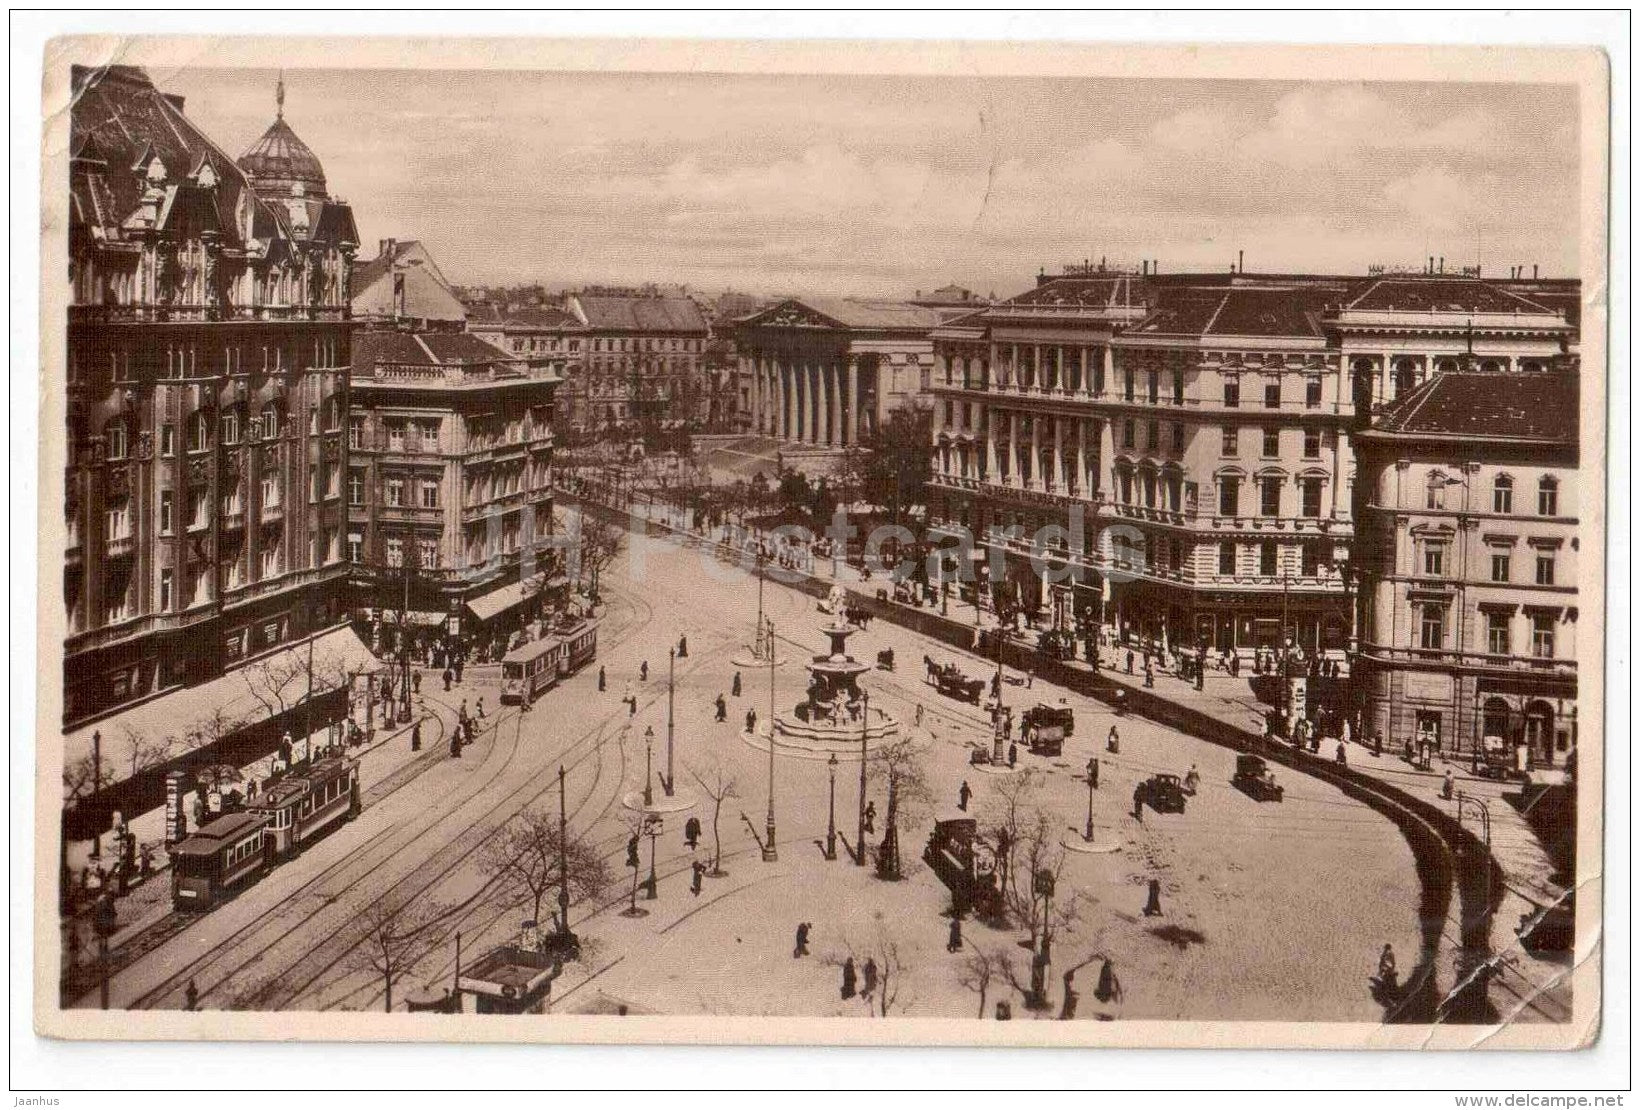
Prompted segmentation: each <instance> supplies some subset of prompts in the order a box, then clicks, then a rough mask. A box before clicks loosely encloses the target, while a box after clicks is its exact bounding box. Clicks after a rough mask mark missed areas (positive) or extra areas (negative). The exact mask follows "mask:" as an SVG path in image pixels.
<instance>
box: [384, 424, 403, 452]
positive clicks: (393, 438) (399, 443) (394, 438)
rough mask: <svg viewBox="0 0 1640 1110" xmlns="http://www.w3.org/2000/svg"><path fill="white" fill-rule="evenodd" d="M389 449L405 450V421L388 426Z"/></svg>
mask: <svg viewBox="0 0 1640 1110" xmlns="http://www.w3.org/2000/svg"><path fill="white" fill-rule="evenodd" d="M387 449H388V450H389V451H403V450H404V421H402V420H395V421H393V422H392V423H390V424H388V425H387Z"/></svg>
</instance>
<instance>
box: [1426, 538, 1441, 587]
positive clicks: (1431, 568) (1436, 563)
mask: <svg viewBox="0 0 1640 1110" xmlns="http://www.w3.org/2000/svg"><path fill="white" fill-rule="evenodd" d="M1424 573H1425V574H1426V575H1428V576H1429V577H1431V578H1440V577H1442V576H1443V575H1445V574H1446V543H1445V542H1444V541H1434V540H1432V541H1430V542H1429V543H1426V544H1424Z"/></svg>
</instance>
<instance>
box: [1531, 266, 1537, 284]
mask: <svg viewBox="0 0 1640 1110" xmlns="http://www.w3.org/2000/svg"><path fill="white" fill-rule="evenodd" d="M1537 268H1538V264H1537V263H1536V262H1534V263H1532V280H1533V281H1536V280H1537Z"/></svg>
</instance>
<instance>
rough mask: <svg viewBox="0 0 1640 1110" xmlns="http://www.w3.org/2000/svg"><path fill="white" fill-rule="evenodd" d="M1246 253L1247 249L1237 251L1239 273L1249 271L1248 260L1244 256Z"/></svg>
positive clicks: (1237, 269) (1237, 270) (1237, 271)
mask: <svg viewBox="0 0 1640 1110" xmlns="http://www.w3.org/2000/svg"><path fill="white" fill-rule="evenodd" d="M1246 253H1247V252H1246V251H1237V252H1236V273H1238V274H1245V273H1246V272H1247V261H1246V258H1245V257H1244V256H1245V255H1246Z"/></svg>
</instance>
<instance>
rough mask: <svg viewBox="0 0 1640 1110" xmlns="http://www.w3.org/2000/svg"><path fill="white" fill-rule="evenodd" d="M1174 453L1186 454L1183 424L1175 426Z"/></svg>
mask: <svg viewBox="0 0 1640 1110" xmlns="http://www.w3.org/2000/svg"><path fill="white" fill-rule="evenodd" d="M1173 453H1174V454H1175V455H1182V454H1184V425H1183V424H1175V425H1173Z"/></svg>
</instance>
